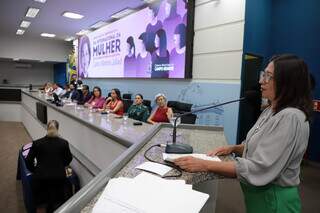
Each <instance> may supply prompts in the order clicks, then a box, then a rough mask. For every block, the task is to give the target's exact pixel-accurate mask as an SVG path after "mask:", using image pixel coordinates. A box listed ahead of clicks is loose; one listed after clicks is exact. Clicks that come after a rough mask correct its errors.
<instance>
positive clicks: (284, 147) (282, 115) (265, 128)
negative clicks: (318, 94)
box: [175, 55, 312, 213]
mask: <svg viewBox="0 0 320 213" xmlns="http://www.w3.org/2000/svg"><path fill="white" fill-rule="evenodd" d="M309 76H310V75H309V72H308V67H307V65H306V63H305V62H304V61H303V60H302V59H300V58H298V57H297V56H294V55H280V56H276V57H273V58H272V59H271V61H270V63H269V64H268V66H267V67H266V69H265V71H264V72H263V73H262V74H261V78H260V84H261V92H262V97H263V98H267V99H268V100H269V101H270V102H271V105H270V106H269V107H267V108H266V109H265V110H264V111H263V112H262V114H261V115H260V117H259V119H258V120H257V122H256V124H255V125H254V126H253V127H252V129H251V130H250V131H249V132H248V134H247V137H246V140H245V141H244V142H243V143H242V144H240V145H234V146H225V147H220V148H218V149H216V150H213V151H211V152H209V153H208V154H209V155H228V154H230V153H237V154H238V155H240V156H241V155H242V156H241V157H236V160H235V161H232V162H211V161H204V160H199V159H195V158H191V157H185V158H180V159H178V160H177V161H176V162H175V163H176V164H177V165H178V166H180V167H181V168H182V169H185V170H187V171H191V172H197V171H210V172H215V173H219V174H223V175H226V176H230V177H237V178H238V179H239V181H240V185H241V188H242V191H243V193H244V198H245V204H246V209H247V212H248V213H252V212H259V213H269V212H276V213H287V212H288V213H289V212H301V203H300V197H299V193H298V185H299V183H300V179H299V175H300V163H301V161H302V158H303V155H304V152H305V150H306V148H307V144H308V138H309V122H310V116H311V113H312V99H311V89H310V77H309Z"/></svg>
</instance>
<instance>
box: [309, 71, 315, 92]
mask: <svg viewBox="0 0 320 213" xmlns="http://www.w3.org/2000/svg"><path fill="white" fill-rule="evenodd" d="M310 86H311V90H312V91H313V90H314V89H315V88H316V79H315V78H314V76H313V75H312V74H311V73H310Z"/></svg>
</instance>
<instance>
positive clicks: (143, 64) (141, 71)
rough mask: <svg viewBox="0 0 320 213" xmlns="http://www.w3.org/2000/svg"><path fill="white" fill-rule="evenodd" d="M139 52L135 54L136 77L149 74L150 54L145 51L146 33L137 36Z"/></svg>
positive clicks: (148, 75)
mask: <svg viewBox="0 0 320 213" xmlns="http://www.w3.org/2000/svg"><path fill="white" fill-rule="evenodd" d="M139 46H140V53H139V54H138V56H137V77H150V76H151V54H150V53H149V52H148V51H147V33H145V32H144V33H141V35H140V36H139Z"/></svg>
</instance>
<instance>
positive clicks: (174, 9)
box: [167, 0, 177, 18]
mask: <svg viewBox="0 0 320 213" xmlns="http://www.w3.org/2000/svg"><path fill="white" fill-rule="evenodd" d="M167 2H168V3H169V4H170V5H171V9H170V15H169V18H171V17H175V16H177V0H167Z"/></svg>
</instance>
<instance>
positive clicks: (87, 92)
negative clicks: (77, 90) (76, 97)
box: [78, 85, 92, 104]
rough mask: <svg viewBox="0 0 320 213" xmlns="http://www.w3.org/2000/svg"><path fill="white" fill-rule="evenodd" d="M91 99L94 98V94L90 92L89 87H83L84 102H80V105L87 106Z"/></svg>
mask: <svg viewBox="0 0 320 213" xmlns="http://www.w3.org/2000/svg"><path fill="white" fill-rule="evenodd" d="M91 97H92V94H91V92H90V90H89V86H88V85H82V100H81V101H80V102H78V104H85V103H86V102H88V101H89V100H90V98H91Z"/></svg>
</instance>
